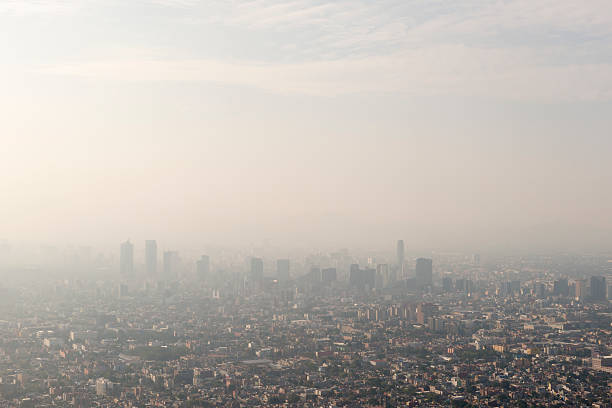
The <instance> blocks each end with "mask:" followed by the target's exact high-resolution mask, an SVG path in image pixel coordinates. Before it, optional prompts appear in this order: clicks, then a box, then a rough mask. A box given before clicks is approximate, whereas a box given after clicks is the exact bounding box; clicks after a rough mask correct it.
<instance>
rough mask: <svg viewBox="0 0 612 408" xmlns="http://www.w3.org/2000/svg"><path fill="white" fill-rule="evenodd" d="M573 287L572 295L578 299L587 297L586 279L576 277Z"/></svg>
mask: <svg viewBox="0 0 612 408" xmlns="http://www.w3.org/2000/svg"><path fill="white" fill-rule="evenodd" d="M574 287H575V289H574V296H575V297H576V298H577V299H579V300H584V299H585V298H586V297H587V296H586V295H587V293H586V279H577V280H576V283H575V284H574Z"/></svg>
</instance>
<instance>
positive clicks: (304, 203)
mask: <svg viewBox="0 0 612 408" xmlns="http://www.w3.org/2000/svg"><path fill="white" fill-rule="evenodd" d="M0 50H1V51H2V52H1V53H0V142H1V143H0V146H1V148H0V174H2V177H0V195H1V196H2V200H1V204H0V238H4V239H8V240H17V241H31V242H45V243H61V244H88V245H90V244H91V245H102V244H108V245H112V246H114V245H116V244H117V243H118V242H121V241H124V240H125V239H126V238H131V239H132V240H133V241H135V242H140V241H143V240H145V239H158V240H165V241H166V242H168V243H169V244H170V245H175V246H185V245H191V246H198V245H203V244H210V243H215V244H227V245H252V244H257V243H261V242H271V243H273V244H275V245H280V246H283V245H285V246H296V247H299V246H308V245H315V246H321V247H330V248H332V247H336V248H337V247H347V246H361V247H373V248H384V247H389V248H393V247H394V241H395V240H397V239H404V241H405V242H406V245H407V248H408V250H410V249H411V248H413V249H423V248H427V249H462V250H463V249H465V250H474V251H476V250H479V249H483V250H486V249H492V248H496V249H504V248H523V249H526V250H529V249H533V250H539V249H554V250H597V251H601V250H606V251H607V250H610V248H611V246H612V217H610V214H611V212H612V191H611V187H612V160H610V156H611V154H612V137H611V136H612V134H611V129H612V3H610V2H609V0H589V1H582V2H579V1H574V0H555V1H552V0H503V1H495V0H493V1H492V0H465V1H451V0H427V1H425V0H378V1H369V0H367V1H366V0H333V1H326V0H288V1H277V0H225V1H218V0H207V1H197V0H131V1H119V0H53V1H51V0H0Z"/></svg>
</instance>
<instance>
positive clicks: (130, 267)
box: [119, 240, 134, 276]
mask: <svg viewBox="0 0 612 408" xmlns="http://www.w3.org/2000/svg"><path fill="white" fill-rule="evenodd" d="M119 272H121V275H124V276H125V275H131V274H132V273H133V272H134V245H133V244H132V243H131V242H130V240H127V241H125V242H124V243H122V244H121V250H120V256H119Z"/></svg>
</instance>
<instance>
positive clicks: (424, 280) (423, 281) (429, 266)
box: [415, 258, 433, 287]
mask: <svg viewBox="0 0 612 408" xmlns="http://www.w3.org/2000/svg"><path fill="white" fill-rule="evenodd" d="M415 274H416V283H417V285H418V286H419V287H423V286H428V285H431V284H432V282H433V261H432V260H431V259H427V258H418V259H417V260H416V270H415Z"/></svg>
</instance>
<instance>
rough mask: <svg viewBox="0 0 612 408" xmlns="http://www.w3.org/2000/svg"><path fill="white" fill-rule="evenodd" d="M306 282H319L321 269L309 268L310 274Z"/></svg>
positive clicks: (316, 267)
mask: <svg viewBox="0 0 612 408" xmlns="http://www.w3.org/2000/svg"><path fill="white" fill-rule="evenodd" d="M308 281H309V282H310V283H318V282H321V268H319V267H318V266H313V267H311V268H310V273H309V274H308Z"/></svg>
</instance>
